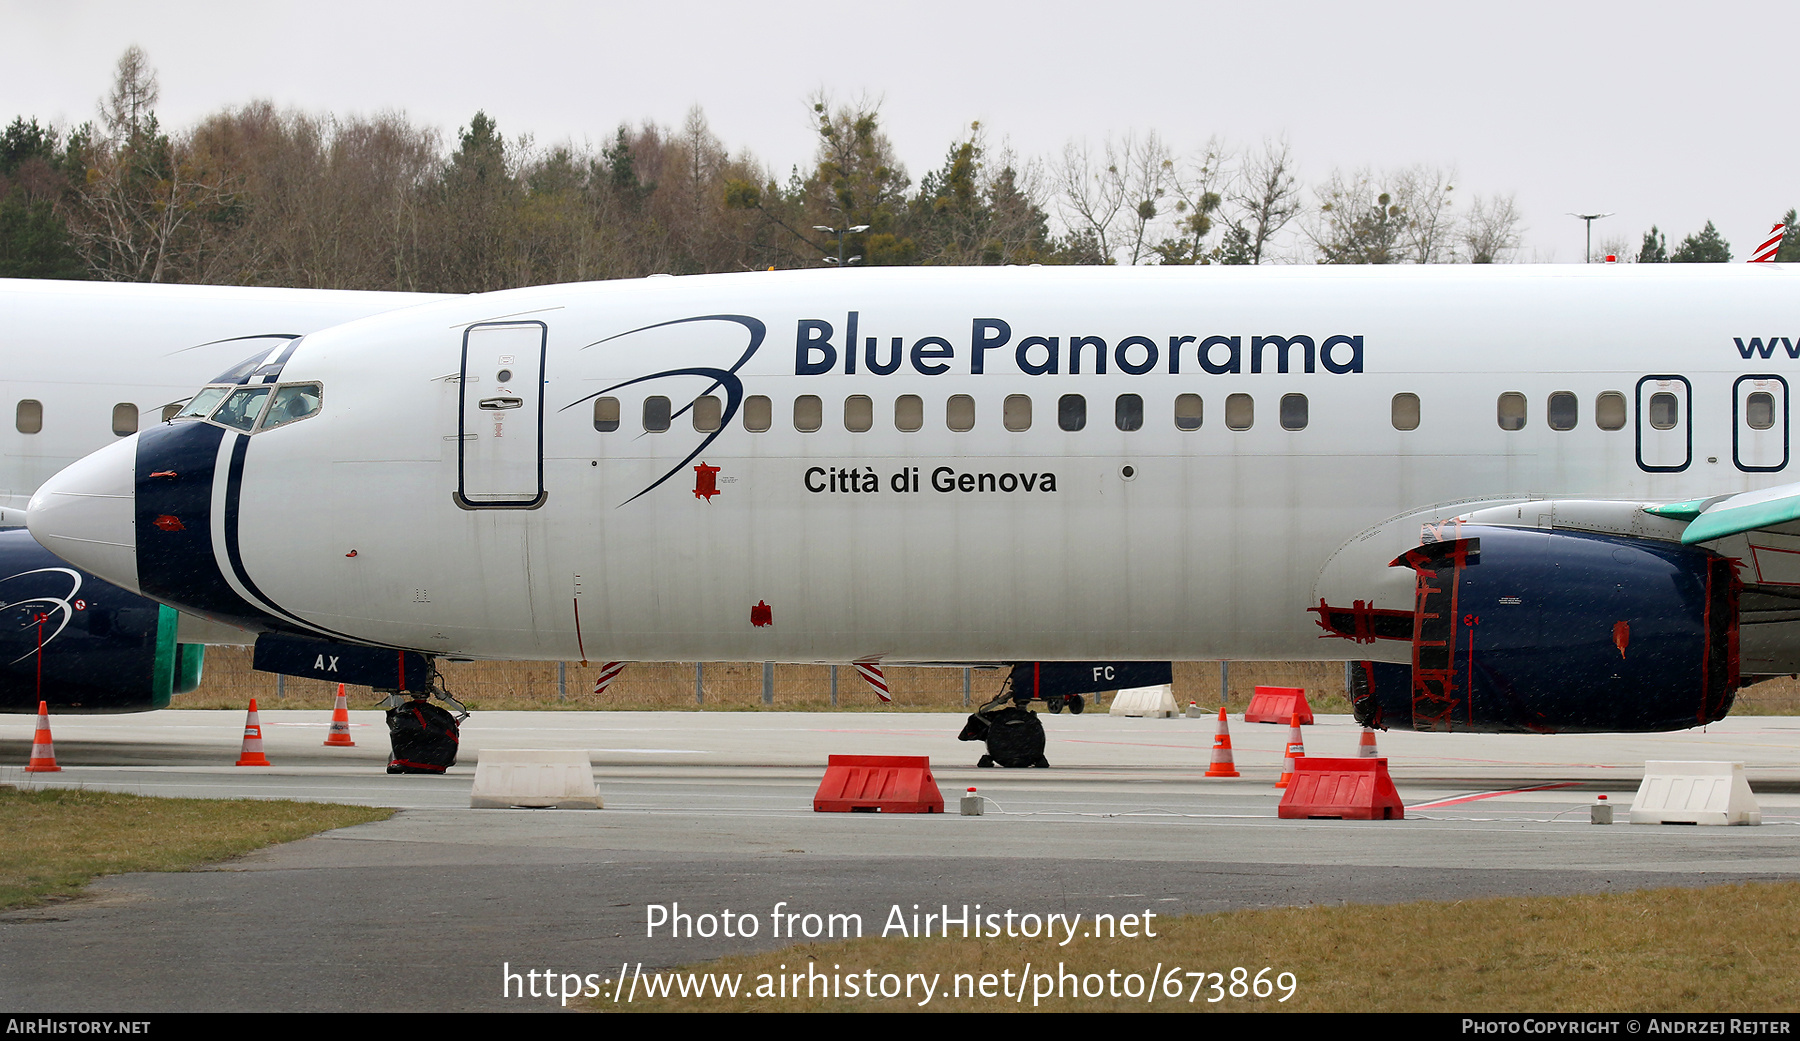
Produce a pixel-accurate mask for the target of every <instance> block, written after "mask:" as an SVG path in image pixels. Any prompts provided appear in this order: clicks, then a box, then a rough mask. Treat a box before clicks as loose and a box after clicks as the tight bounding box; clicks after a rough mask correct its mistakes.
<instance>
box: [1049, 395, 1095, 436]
mask: <svg viewBox="0 0 1800 1041" xmlns="http://www.w3.org/2000/svg"><path fill="white" fill-rule="evenodd" d="M1056 425H1057V426H1059V427H1061V428H1063V429H1064V430H1080V429H1081V428H1082V427H1085V426H1087V399H1086V398H1084V397H1082V396H1081V395H1080V394H1064V395H1063V396H1062V397H1061V398H1058V399H1057V402H1056Z"/></svg>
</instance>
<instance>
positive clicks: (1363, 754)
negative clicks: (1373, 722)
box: [1356, 727, 1381, 759]
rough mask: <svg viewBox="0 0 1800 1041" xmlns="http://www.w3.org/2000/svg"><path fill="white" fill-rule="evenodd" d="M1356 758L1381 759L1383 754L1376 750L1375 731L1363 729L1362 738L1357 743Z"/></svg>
mask: <svg viewBox="0 0 1800 1041" xmlns="http://www.w3.org/2000/svg"><path fill="white" fill-rule="evenodd" d="M1356 758H1358V759H1380V758H1381V753H1380V752H1378V751H1376V750H1375V731H1374V730H1371V729H1370V728H1368V727H1363V732H1362V738H1361V739H1360V740H1358V741H1357V742H1356Z"/></svg>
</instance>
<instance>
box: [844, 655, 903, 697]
mask: <svg viewBox="0 0 1800 1041" xmlns="http://www.w3.org/2000/svg"><path fill="white" fill-rule="evenodd" d="M850 664H851V665H853V666H855V667H856V671H857V674H858V675H860V676H862V678H863V682H865V683H867V684H868V685H869V687H870V688H871V689H872V690H874V691H875V696H876V697H878V698H880V699H881V700H882V701H892V700H894V699H893V698H890V697H888V685H887V677H886V676H883V675H882V674H881V666H880V665H879V664H877V663H875V662H873V661H853V662H851V663H850Z"/></svg>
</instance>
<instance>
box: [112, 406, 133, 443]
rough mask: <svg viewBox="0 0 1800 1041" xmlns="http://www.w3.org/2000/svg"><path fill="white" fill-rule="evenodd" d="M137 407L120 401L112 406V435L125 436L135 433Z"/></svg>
mask: <svg viewBox="0 0 1800 1041" xmlns="http://www.w3.org/2000/svg"><path fill="white" fill-rule="evenodd" d="M137 428H138V407H137V406H136V405H133V404H130V403H129V402H124V401H121V402H119V403H118V404H117V405H114V406H113V427H112V430H113V436H114V437H125V436H127V435H130V434H135V433H137Z"/></svg>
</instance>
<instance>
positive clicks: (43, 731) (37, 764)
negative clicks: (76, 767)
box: [25, 701, 62, 774]
mask: <svg viewBox="0 0 1800 1041" xmlns="http://www.w3.org/2000/svg"><path fill="white" fill-rule="evenodd" d="M61 769H62V767H60V766H57V765H56V749H54V748H52V747H51V746H50V706H49V705H48V704H47V703H45V702H42V701H40V702H38V725H37V733H35V734H33V735H31V761H30V762H29V763H26V764H25V772H26V773H28V774H53V773H56V772H57V771H59V770H61Z"/></svg>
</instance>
